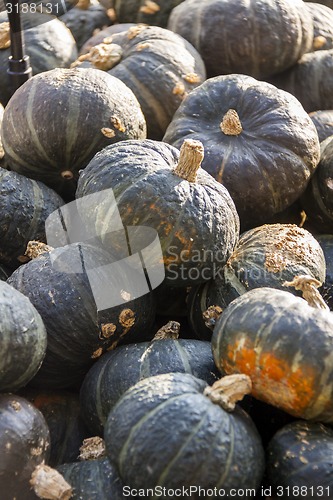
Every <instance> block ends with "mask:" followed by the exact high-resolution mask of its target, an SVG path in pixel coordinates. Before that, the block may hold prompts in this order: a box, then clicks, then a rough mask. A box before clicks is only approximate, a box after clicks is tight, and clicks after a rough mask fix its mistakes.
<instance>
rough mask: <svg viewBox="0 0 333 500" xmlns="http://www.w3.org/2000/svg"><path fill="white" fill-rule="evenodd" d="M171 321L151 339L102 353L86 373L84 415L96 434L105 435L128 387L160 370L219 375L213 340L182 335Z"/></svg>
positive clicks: (210, 379) (203, 376)
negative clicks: (113, 409) (181, 337)
mask: <svg viewBox="0 0 333 500" xmlns="http://www.w3.org/2000/svg"><path fill="white" fill-rule="evenodd" d="M179 327H180V325H179V323H176V322H175V321H170V322H169V323H168V324H167V325H166V326H165V327H162V328H161V329H160V330H159V331H158V332H157V334H156V336H155V337H154V339H153V340H152V341H151V342H140V343H138V344H130V345H126V346H120V347H118V348H117V349H115V350H114V351H112V352H109V353H106V354H105V355H103V356H102V357H101V358H100V359H99V360H98V361H97V363H95V364H94V366H92V367H91V369H90V370H89V372H88V373H87V375H86V377H85V379H84V381H83V384H82V386H81V391H80V401H81V407H82V415H83V418H84V420H85V422H86V424H87V426H88V427H89V429H90V430H91V432H92V433H93V434H98V435H103V429H104V425H105V422H106V420H107V417H108V415H109V413H110V411H111V410H112V408H113V407H114V406H115V404H116V403H117V401H118V400H119V398H120V397H121V396H122V395H123V394H124V393H125V392H126V390H127V389H129V388H130V387H132V386H134V385H135V384H136V383H137V382H139V381H140V380H142V379H144V378H148V377H152V376H154V375H159V374H161V373H174V372H179V373H190V374H192V375H194V376H195V377H198V378H200V379H202V380H205V381H206V382H207V383H209V384H210V383H213V382H214V381H215V380H217V378H218V371H217V370H216V367H215V364H214V361H213V357H212V351H211V345H210V342H204V341H200V340H194V339H179V338H178V331H179Z"/></svg>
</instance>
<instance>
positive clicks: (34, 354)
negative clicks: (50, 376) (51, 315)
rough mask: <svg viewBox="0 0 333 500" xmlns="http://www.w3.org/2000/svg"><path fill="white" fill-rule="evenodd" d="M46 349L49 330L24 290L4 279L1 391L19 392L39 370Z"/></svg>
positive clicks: (0, 328)
mask: <svg viewBox="0 0 333 500" xmlns="http://www.w3.org/2000/svg"><path fill="white" fill-rule="evenodd" d="M45 351H46V330H45V326H44V324H43V321H42V318H41V317H40V315H39V313H38V312H37V310H36V309H35V308H34V307H33V305H32V304H31V302H30V301H29V299H28V298H27V297H25V296H24V295H23V294H22V293H20V292H19V291H17V290H15V289H14V288H13V287H11V286H9V285H8V284H7V283H5V282H4V281H0V391H1V392H10V391H16V390H17V389H19V388H20V387H23V386H24V385H26V384H27V383H28V382H29V381H30V380H31V379H32V378H33V376H34V375H35V374H36V372H37V371H38V369H39V367H40V365H41V363H42V361H43V358H44V356H45Z"/></svg>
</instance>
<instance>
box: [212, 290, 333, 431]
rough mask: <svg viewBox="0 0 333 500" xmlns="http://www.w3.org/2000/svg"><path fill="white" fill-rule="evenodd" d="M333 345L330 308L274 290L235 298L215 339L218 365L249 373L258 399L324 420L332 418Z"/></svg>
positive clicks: (213, 343) (216, 327)
mask: <svg viewBox="0 0 333 500" xmlns="http://www.w3.org/2000/svg"><path fill="white" fill-rule="evenodd" d="M332 346H333V316H332V314H331V313H330V312H329V311H325V310H319V309H315V308H314V307H311V306H309V305H308V304H307V302H306V301H305V300H304V299H302V298H300V297H295V296H294V295H292V294H291V293H289V292H285V291H282V290H275V289H272V288H256V289H254V290H250V291H249V292H247V293H245V294H244V295H242V296H241V297H239V298H237V299H235V300H234V301H233V302H232V303H231V304H229V306H228V307H227V308H226V309H225V310H224V311H223V313H222V315H221V316H220V318H219V319H218V320H217V322H216V325H215V328H214V333H213V337H212V348H213V355H214V360H215V363H216V365H217V367H218V368H219V369H220V370H224V371H225V372H226V373H227V374H232V373H245V374H247V375H249V377H251V380H252V395H253V396H254V397H255V398H257V399H260V400H262V401H264V402H267V403H269V404H271V405H273V406H276V407H277V408H280V409H282V410H284V411H286V412H287V413H290V414H291V415H293V416H295V417H299V418H303V419H309V420H310V419H311V420H318V421H321V422H333V408H332V397H333V382H332V380H333V377H332V362H331V358H332ZM314 353H315V355H314Z"/></svg>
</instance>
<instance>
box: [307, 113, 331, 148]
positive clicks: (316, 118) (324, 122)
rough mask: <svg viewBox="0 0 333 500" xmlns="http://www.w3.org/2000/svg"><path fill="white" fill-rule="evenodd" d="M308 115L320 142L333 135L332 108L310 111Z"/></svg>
mask: <svg viewBox="0 0 333 500" xmlns="http://www.w3.org/2000/svg"><path fill="white" fill-rule="evenodd" d="M309 115H310V118H311V120H312V121H313V123H314V124H315V127H316V129H317V132H318V137H319V141H320V142H323V141H324V140H325V139H327V138H328V137H329V136H331V135H333V110H331V109H328V110H319V111H312V112H311V113H309Z"/></svg>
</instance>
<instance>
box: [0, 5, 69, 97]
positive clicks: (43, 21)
mask: <svg viewBox="0 0 333 500" xmlns="http://www.w3.org/2000/svg"><path fill="white" fill-rule="evenodd" d="M58 4H59V5H61V2H58ZM35 5H36V4H35ZM49 5H51V4H49ZM26 8H28V7H26ZM22 26H23V29H24V40H25V50H26V53H27V54H28V56H29V58H30V64H31V68H32V73H33V75H37V74H38V73H42V72H44V71H49V70H51V69H54V68H69V66H70V65H71V63H72V62H73V61H75V59H76V58H77V54H78V50H77V46H76V43H75V39H74V37H73V35H72V33H71V31H70V30H69V29H68V28H67V27H66V26H65V24H64V23H63V22H61V21H60V20H59V19H57V18H55V17H54V16H50V15H48V14H40V13H38V12H37V13H36V12H35V13H28V14H22ZM0 29H1V30H2V34H3V36H2V46H1V45H0V49H1V50H0V100H1V102H2V103H3V104H4V105H5V104H7V102H8V100H9V99H10V97H11V95H12V94H11V87H10V80H9V77H8V73H7V69H8V57H9V56H10V55H11V51H10V32H9V23H8V16H7V14H6V12H1V13H0Z"/></svg>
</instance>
